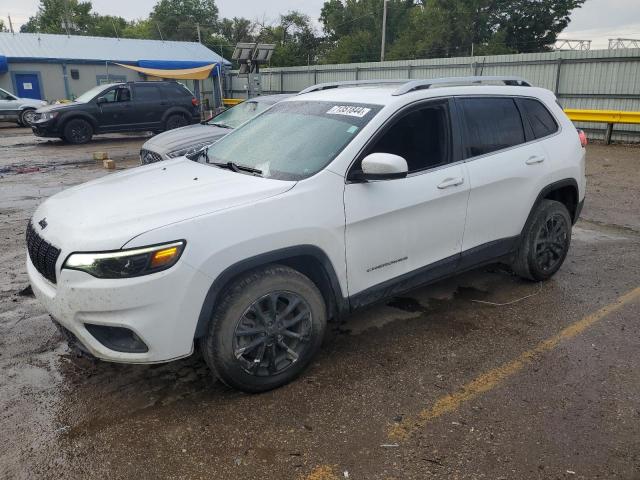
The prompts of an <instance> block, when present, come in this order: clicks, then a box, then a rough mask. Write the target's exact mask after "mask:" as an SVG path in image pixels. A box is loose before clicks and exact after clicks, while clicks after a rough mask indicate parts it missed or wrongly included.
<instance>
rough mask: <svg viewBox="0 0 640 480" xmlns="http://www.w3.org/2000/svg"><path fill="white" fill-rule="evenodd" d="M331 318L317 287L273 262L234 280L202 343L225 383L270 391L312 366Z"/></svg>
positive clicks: (248, 390)
mask: <svg viewBox="0 0 640 480" xmlns="http://www.w3.org/2000/svg"><path fill="white" fill-rule="evenodd" d="M326 321H327V313H326V307H325V303H324V300H323V297H322V294H321V293H320V292H319V290H318V288H317V287H316V285H315V284H314V283H313V282H312V281H311V280H309V279H308V278H307V277H306V276H304V275H303V274H301V273H300V272H298V271H297V270H293V269H291V268H288V267H285V266H280V265H273V266H270V267H266V268H264V269H261V270H257V271H254V272H252V273H249V274H247V275H245V276H243V277H241V278H239V279H238V280H236V281H235V282H233V284H232V285H231V286H230V287H229V288H228V289H227V290H226V292H225V293H224V296H223V297H222V301H221V302H220V304H219V305H218V307H217V308H216V309H215V312H214V314H213V317H212V319H211V323H210V325H209V329H208V332H207V334H206V335H205V336H204V337H203V338H202V339H201V341H200V346H201V350H202V353H203V356H204V358H205V361H206V362H207V365H209V368H211V370H212V371H213V373H214V374H215V376H216V377H218V378H219V379H220V380H221V381H222V382H224V383H225V384H227V385H229V386H231V387H234V388H237V389H238V390H242V391H244V392H248V393H258V392H264V391H267V390H271V389H274V388H277V387H280V386H282V385H285V384H286V383H289V382H290V381H292V380H293V379H294V378H296V377H297V376H298V375H299V374H300V373H302V371H303V370H304V369H305V368H306V367H307V366H308V365H309V363H310V362H311V360H312V359H313V357H314V356H315V354H316V353H317V351H318V349H319V348H320V345H321V344H322V339H323V337H324V332H325V329H326Z"/></svg>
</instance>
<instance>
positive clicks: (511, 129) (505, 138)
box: [459, 97, 525, 158]
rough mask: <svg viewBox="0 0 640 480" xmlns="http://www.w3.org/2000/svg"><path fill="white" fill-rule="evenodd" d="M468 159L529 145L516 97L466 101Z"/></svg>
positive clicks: (463, 105) (478, 98)
mask: <svg viewBox="0 0 640 480" xmlns="http://www.w3.org/2000/svg"><path fill="white" fill-rule="evenodd" d="M459 101H460V105H461V106H462V111H463V114H464V119H465V125H466V129H465V134H466V135H465V138H466V150H467V152H466V158H469V157H477V156H478V155H485V154H487V153H491V152H496V151H498V150H503V149H505V148H509V147H513V146H515V145H520V144H521V143H524V142H525V135H524V128H523V126H522V118H521V117H520V112H519V111H518V108H517V107H516V104H515V102H514V100H513V99H512V98H506V97H505V98H484V97H477V98H462V99H460V100H459Z"/></svg>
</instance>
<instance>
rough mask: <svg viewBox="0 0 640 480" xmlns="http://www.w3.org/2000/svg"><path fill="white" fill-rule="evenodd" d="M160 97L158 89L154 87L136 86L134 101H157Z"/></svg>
mask: <svg viewBox="0 0 640 480" xmlns="http://www.w3.org/2000/svg"><path fill="white" fill-rule="evenodd" d="M160 98H162V97H161V94H160V89H159V88H158V87H156V86H155V85H136V100H141V101H143V102H145V101H151V100H154V101H155V100H159V99H160Z"/></svg>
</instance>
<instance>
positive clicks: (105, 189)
mask: <svg viewBox="0 0 640 480" xmlns="http://www.w3.org/2000/svg"><path fill="white" fill-rule="evenodd" d="M294 185H295V182H287V181H281V180H272V179H266V178H261V177H256V176H252V175H246V174H243V173H236V172H232V171H230V170H224V169H221V168H218V167H213V166H210V165H204V164H201V163H196V162H193V161H190V160H187V159H186V158H184V157H181V158H177V159H175V160H169V161H166V162H162V163H157V164H152V165H147V166H143V167H137V168H132V169H130V170H126V171H124V172H121V173H116V174H112V175H106V176H104V177H102V178H100V179H97V180H93V181H91V182H88V183H85V184H82V185H78V186H76V187H73V188H70V189H68V190H64V191H62V192H60V193H58V194H56V195H54V196H52V197H51V198H49V199H48V200H46V201H45V202H44V203H43V204H42V205H40V206H39V207H38V209H37V210H36V212H35V214H34V216H33V224H34V226H35V228H36V230H37V231H38V232H39V233H40V234H41V235H42V236H43V237H44V238H46V239H47V240H48V241H49V242H51V243H53V244H54V245H56V246H57V247H59V248H61V249H62V250H63V252H66V253H69V252H72V251H100V250H113V249H119V248H121V247H122V246H123V245H125V244H126V243H127V242H128V241H129V240H131V239H132V238H134V237H136V236H138V235H140V234H142V233H144V232H147V231H149V230H153V229H156V228H160V227H163V226H165V225H169V224H171V223H175V222H179V221H182V220H187V219H190V218H194V217H198V216H202V215H207V214H210V213H214V212H217V211H221V210H224V209H228V208H233V207H239V206H242V205H251V204H253V203H255V202H257V201H259V200H262V199H265V198H268V197H272V196H275V195H279V194H281V193H284V192H286V191H287V190H289V189H291V188H292V187H293V186H294ZM43 218H44V219H46V228H45V229H41V227H40V226H38V224H39V222H41V220H42V219H43ZM168 240H173V239H168Z"/></svg>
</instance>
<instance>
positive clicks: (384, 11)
mask: <svg viewBox="0 0 640 480" xmlns="http://www.w3.org/2000/svg"><path fill="white" fill-rule="evenodd" d="M388 1H389V0H383V1H382V4H383V5H384V6H383V9H382V46H381V47H380V61H381V62H384V47H385V44H386V43H387V2H388Z"/></svg>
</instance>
